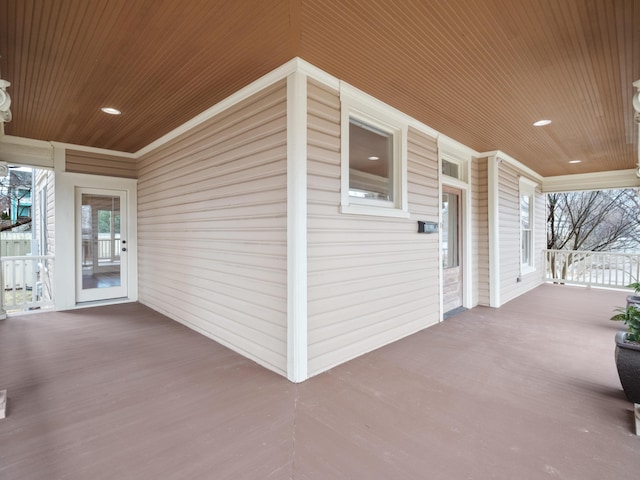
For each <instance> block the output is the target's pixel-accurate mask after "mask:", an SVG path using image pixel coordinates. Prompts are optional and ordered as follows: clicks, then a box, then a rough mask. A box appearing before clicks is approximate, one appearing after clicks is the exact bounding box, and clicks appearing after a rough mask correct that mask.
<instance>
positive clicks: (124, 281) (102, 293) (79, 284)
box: [75, 187, 129, 303]
mask: <svg viewBox="0 0 640 480" xmlns="http://www.w3.org/2000/svg"><path fill="white" fill-rule="evenodd" d="M75 192H76V193H75V195H76V201H75V220H76V222H75V223H76V225H75V228H76V236H75V239H76V242H75V248H76V302H78V303H80V302H95V301H102V300H106V299H114V298H126V297H127V296H128V295H129V290H128V288H127V287H128V284H129V281H128V280H129V279H128V275H127V272H128V268H127V267H128V264H129V261H128V260H129V256H128V249H127V244H126V241H127V240H128V238H129V237H128V236H127V235H128V232H129V230H128V228H127V225H128V222H129V218H128V215H127V213H126V207H127V205H128V201H127V200H128V199H127V197H128V195H127V191H126V190H124V189H118V190H113V189H104V188H99V189H98V188H87V187H76V189H75ZM84 194H89V195H101V196H105V197H114V198H119V205H120V207H119V210H120V209H123V210H124V214H123V213H122V212H121V213H120V235H121V238H122V241H123V243H124V244H123V246H122V253H120V254H119V257H120V260H119V262H118V264H117V265H118V272H119V277H120V278H119V280H120V282H119V285H117V286H109V287H102V288H84V285H83V260H84V251H83V250H84V242H83V239H82V196H83V195H84ZM95 235H96V242H97V240H98V233H97V232H96V234H95ZM92 236H93V235H92ZM112 247H114V245H112ZM94 255H96V256H94V258H93V261H94V266H93V267H92V271H93V272H94V274H95V273H99V270H100V268H99V267H97V265H95V261H96V260H97V255H98V252H94ZM112 258H113V255H112ZM96 269H97V270H98V272H96Z"/></svg>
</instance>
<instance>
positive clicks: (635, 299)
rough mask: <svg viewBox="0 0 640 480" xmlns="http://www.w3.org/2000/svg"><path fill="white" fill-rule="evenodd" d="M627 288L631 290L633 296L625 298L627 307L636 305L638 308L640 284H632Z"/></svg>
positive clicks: (639, 305)
mask: <svg viewBox="0 0 640 480" xmlns="http://www.w3.org/2000/svg"><path fill="white" fill-rule="evenodd" d="M627 288H633V290H634V291H635V295H628V296H627V306H629V305H636V306H637V307H640V282H633V283H630V284H629V285H627Z"/></svg>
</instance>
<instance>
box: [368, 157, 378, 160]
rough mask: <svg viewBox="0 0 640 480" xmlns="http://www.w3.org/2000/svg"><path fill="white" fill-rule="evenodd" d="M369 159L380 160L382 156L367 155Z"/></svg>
mask: <svg viewBox="0 0 640 480" xmlns="http://www.w3.org/2000/svg"><path fill="white" fill-rule="evenodd" d="M367 160H380V157H375V156H371V157H367Z"/></svg>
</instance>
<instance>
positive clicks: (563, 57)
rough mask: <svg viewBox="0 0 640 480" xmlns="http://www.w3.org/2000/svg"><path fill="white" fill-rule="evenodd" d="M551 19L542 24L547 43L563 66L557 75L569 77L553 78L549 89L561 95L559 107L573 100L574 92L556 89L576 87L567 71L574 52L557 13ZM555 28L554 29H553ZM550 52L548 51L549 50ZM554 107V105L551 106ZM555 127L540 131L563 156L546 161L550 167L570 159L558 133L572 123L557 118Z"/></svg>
mask: <svg viewBox="0 0 640 480" xmlns="http://www.w3.org/2000/svg"><path fill="white" fill-rule="evenodd" d="M550 13H551V19H550V21H549V22H542V24H543V25H544V26H545V27H546V28H545V34H546V36H547V38H548V40H547V42H545V44H546V45H548V46H550V47H552V52H549V53H551V54H552V55H553V56H554V58H555V57H557V59H555V60H554V62H555V64H557V65H562V66H563V69H562V70H560V72H559V73H557V75H560V76H564V75H568V77H567V80H565V81H561V80H560V78H555V76H554V77H552V78H553V82H552V84H551V85H550V87H549V91H551V92H553V91H557V92H558V93H559V95H560V97H561V98H558V99H557V102H558V104H559V105H561V104H566V101H567V99H569V98H571V96H572V95H573V94H574V92H572V91H566V90H563V89H558V88H557V87H556V85H565V84H567V82H570V83H571V84H572V85H575V84H576V82H575V78H574V76H573V75H572V73H571V72H570V71H569V70H568V69H567V66H570V65H571V61H570V52H571V51H572V48H573V46H572V44H571V42H567V39H566V37H567V35H566V34H564V32H563V29H562V28H561V27H562V26H561V25H559V24H558V23H557V19H558V18H559V14H558V13H557V12H556V11H553V10H551V11H550ZM552 27H553V28H552ZM547 51H548V50H547ZM551 105H552V104H551ZM568 115H571V112H570V110H569V109H567V110H565V113H564V114H563V115H562V117H567V116H568ZM573 118H580V117H579V116H577V112H574V113H573ZM554 120H555V121H554V125H552V126H550V127H545V129H544V130H542V129H541V130H539V132H540V135H544V134H547V135H548V138H549V140H550V141H551V142H552V144H554V145H557V146H556V149H560V151H561V152H562V156H561V157H559V158H557V159H548V160H546V163H547V164H548V165H551V163H557V162H555V161H554V160H561V161H563V160H569V159H570V157H569V158H564V157H566V149H565V148H564V146H561V145H559V144H558V140H557V139H558V133H557V132H560V131H562V130H563V129H567V128H570V123H571V122H566V121H563V118H560V117H557V118H555V119H554Z"/></svg>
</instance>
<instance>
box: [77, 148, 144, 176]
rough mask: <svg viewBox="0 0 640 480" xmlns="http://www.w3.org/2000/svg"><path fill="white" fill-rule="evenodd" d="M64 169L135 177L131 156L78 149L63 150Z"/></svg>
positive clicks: (133, 161) (134, 167)
mask: <svg viewBox="0 0 640 480" xmlns="http://www.w3.org/2000/svg"><path fill="white" fill-rule="evenodd" d="M65 171H67V172H74V173H88V174H92V175H104V176H108V177H124V178H136V176H137V173H136V161H135V160H133V159H131V158H125V157H118V156H115V155H105V154H101V153H95V152H85V151H80V150H67V151H66V152H65Z"/></svg>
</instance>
